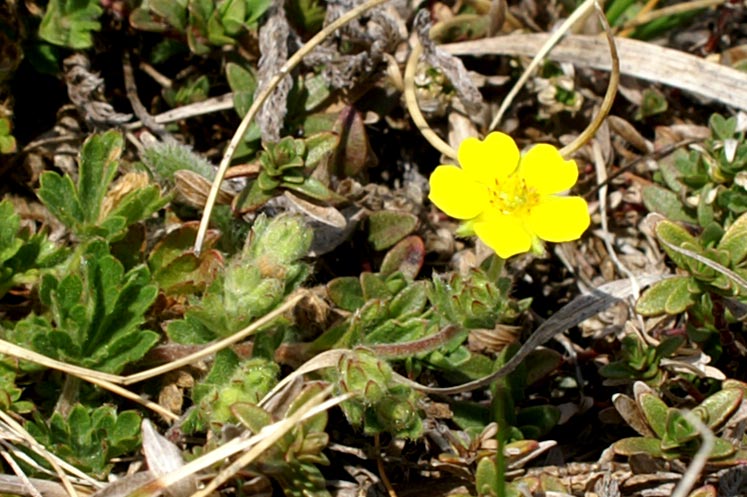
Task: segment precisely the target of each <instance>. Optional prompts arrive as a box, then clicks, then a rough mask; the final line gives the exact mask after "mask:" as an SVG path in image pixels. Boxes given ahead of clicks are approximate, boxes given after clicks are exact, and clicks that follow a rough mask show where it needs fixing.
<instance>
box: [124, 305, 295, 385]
mask: <svg viewBox="0 0 747 497" xmlns="http://www.w3.org/2000/svg"><path fill="white" fill-rule="evenodd" d="M303 298H304V295H303V293H302V292H298V293H296V294H295V295H292V296H291V297H289V298H288V299H287V300H286V301H285V302H283V304H282V305H280V306H279V307H278V308H276V309H275V310H273V311H271V312H268V313H267V314H265V315H264V316H262V317H261V318H259V319H257V320H256V321H255V322H253V323H252V324H250V325H249V326H247V327H246V328H244V329H243V330H241V331H238V332H236V333H234V334H233V335H231V336H229V337H226V338H224V339H223V340H219V341H217V342H215V343H213V344H211V345H208V346H207V347H205V348H204V349H202V350H200V351H198V352H195V353H194V354H190V355H188V356H186V357H182V358H181V359H179V360H177V361H173V362H170V363H168V364H164V365H162V366H158V367H155V368H152V369H147V370H145V371H142V372H140V373H135V374H132V375H130V376H125V377H124V378H121V379H120V381H121V383H122V384H123V385H132V384H133V383H137V382H139V381H143V380H147V379H148V378H153V377H155V376H159V375H162V374H164V373H168V372H169V371H173V370H175V369H179V368H181V367H182V366H186V365H187V364H191V363H193V362H195V361H198V360H200V359H202V358H203V357H207V356H209V355H212V354H215V353H216V352H218V351H220V350H223V349H225V348H226V347H229V346H231V345H233V344H234V343H236V342H238V341H241V340H243V339H244V338H246V337H248V336H249V335H251V334H253V333H255V332H256V331H257V330H259V329H260V328H262V327H263V326H265V325H266V324H268V323H270V322H272V320H273V319H275V318H276V317H278V316H280V315H281V314H283V313H284V312H286V311H288V310H290V309H292V308H293V307H294V306H295V305H296V304H297V303H298V302H299V301H300V300H301V299H303Z"/></svg>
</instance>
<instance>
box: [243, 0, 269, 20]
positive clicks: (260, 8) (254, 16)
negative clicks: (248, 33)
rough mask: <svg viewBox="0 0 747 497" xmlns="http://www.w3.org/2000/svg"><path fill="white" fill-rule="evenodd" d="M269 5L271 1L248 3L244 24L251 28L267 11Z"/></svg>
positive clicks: (255, 0)
mask: <svg viewBox="0 0 747 497" xmlns="http://www.w3.org/2000/svg"><path fill="white" fill-rule="evenodd" d="M271 5H272V0H252V1H251V2H249V3H248V10H247V15H246V19H244V22H245V23H246V24H247V25H249V26H253V25H254V24H255V23H256V22H257V21H259V18H260V17H262V16H263V15H264V13H265V12H267V9H269V8H270V6H271Z"/></svg>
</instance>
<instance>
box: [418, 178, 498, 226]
mask: <svg viewBox="0 0 747 497" xmlns="http://www.w3.org/2000/svg"><path fill="white" fill-rule="evenodd" d="M430 185H431V192H430V194H429V195H428V198H429V199H431V202H433V203H434V204H436V207H438V208H439V209H441V210H442V211H444V212H445V213H446V214H448V215H449V216H451V217H454V218H457V219H472V218H473V217H475V216H477V215H478V214H480V213H481V212H482V211H483V210H485V207H486V206H487V204H488V190H487V187H485V186H484V185H481V184H480V183H478V182H477V181H475V180H474V179H473V178H471V177H470V176H468V175H467V174H465V172H464V171H462V170H461V169H460V168H458V167H457V166H438V167H437V168H436V170H435V171H433V174H431V179H430Z"/></svg>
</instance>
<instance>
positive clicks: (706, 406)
mask: <svg viewBox="0 0 747 497" xmlns="http://www.w3.org/2000/svg"><path fill="white" fill-rule="evenodd" d="M742 397H743V392H742V390H739V389H736V388H727V389H723V390H720V391H718V392H716V393H714V394H713V395H711V396H709V397H708V398H706V399H705V400H704V401H703V402H701V403H700V405H699V406H698V407H696V408H695V409H694V410H693V412H694V413H696V414H699V415H700V417H701V420H702V421H703V422H704V423H705V424H706V425H707V426H708V428H710V429H711V430H716V429H717V428H719V427H720V426H721V425H722V424H723V423H725V422H726V420H728V419H729V417H731V415H732V414H734V411H735V410H736V409H737V407H739V405H740V404H741V403H742Z"/></svg>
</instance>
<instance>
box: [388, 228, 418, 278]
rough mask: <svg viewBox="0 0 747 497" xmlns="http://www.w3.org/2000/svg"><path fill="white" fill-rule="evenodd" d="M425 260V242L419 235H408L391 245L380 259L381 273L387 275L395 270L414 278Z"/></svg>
mask: <svg viewBox="0 0 747 497" xmlns="http://www.w3.org/2000/svg"><path fill="white" fill-rule="evenodd" d="M424 261H425V243H424V242H423V239H422V238H420V237H419V236H415V235H413V236H408V237H407V238H405V239H403V240H400V241H399V242H397V244H396V245H395V246H394V247H392V248H391V249H390V250H389V251H388V252H387V253H386V255H385V256H384V260H383V261H381V268H380V272H381V274H383V275H385V276H388V275H390V274H394V273H396V272H400V273H402V274H403V275H404V276H405V277H406V278H409V279H411V280H414V279H415V278H416V277H417V275H418V273H419V272H420V268H422V267H423V262H424Z"/></svg>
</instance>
